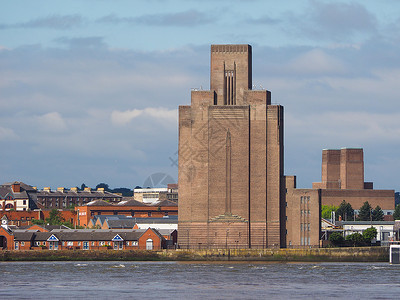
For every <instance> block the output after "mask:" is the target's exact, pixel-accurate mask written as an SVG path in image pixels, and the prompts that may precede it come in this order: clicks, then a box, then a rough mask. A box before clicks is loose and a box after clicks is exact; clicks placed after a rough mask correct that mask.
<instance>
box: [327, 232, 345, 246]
mask: <svg viewBox="0 0 400 300" xmlns="http://www.w3.org/2000/svg"><path fill="white" fill-rule="evenodd" d="M328 240H329V241H330V242H331V243H332V244H333V245H335V246H339V245H341V244H342V243H343V241H344V238H343V235H342V234H341V233H340V232H332V233H331V235H330V236H329V239H328Z"/></svg>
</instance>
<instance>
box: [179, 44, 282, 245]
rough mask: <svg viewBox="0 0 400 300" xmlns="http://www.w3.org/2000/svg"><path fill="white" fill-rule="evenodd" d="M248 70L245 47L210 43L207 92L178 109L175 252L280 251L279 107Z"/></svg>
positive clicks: (249, 53)
mask: <svg viewBox="0 0 400 300" xmlns="http://www.w3.org/2000/svg"><path fill="white" fill-rule="evenodd" d="M251 64H252V49H251V46H250V45H212V46H211V76H210V90H208V91H192V94H191V105H185V106H180V107H179V225H178V226H179V228H178V229H179V230H178V232H179V237H178V243H179V245H180V247H181V248H196V249H198V248H218V247H221V248H225V247H229V248H235V247H236V248H267V247H285V245H286V241H285V236H286V235H285V231H286V226H285V225H286V224H285V198H284V193H283V189H284V176H283V107H282V106H280V105H271V93H270V92H269V91H266V90H254V91H253V90H252V89H251V88H252V69H251Z"/></svg>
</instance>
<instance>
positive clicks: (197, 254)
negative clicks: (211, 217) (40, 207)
mask: <svg viewBox="0 0 400 300" xmlns="http://www.w3.org/2000/svg"><path fill="white" fill-rule="evenodd" d="M0 261H280V262H291V261H293V262H296V261H299V262H389V247H354V248H353V247H352V248H313V249H255V250H252V249H212V250H162V251H146V250H120V251H119V250H58V251H50V250H42V251H34V250H30V251H29V250H28V251H8V250H3V251H0Z"/></svg>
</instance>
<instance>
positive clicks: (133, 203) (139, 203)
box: [117, 199, 148, 206]
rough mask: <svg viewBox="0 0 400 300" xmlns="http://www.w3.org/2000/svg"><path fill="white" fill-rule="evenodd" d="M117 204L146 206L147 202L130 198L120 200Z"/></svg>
mask: <svg viewBox="0 0 400 300" xmlns="http://www.w3.org/2000/svg"><path fill="white" fill-rule="evenodd" d="M117 205H118V206H148V205H147V204H145V203H143V202H140V201H136V200H134V199H130V200H122V201H120V202H119V203H117Z"/></svg>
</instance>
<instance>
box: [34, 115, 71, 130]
mask: <svg viewBox="0 0 400 300" xmlns="http://www.w3.org/2000/svg"><path fill="white" fill-rule="evenodd" d="M35 120H36V121H37V123H38V124H39V126H40V127H41V129H42V130H44V131H48V132H62V131H65V130H66V129H67V124H66V122H65V121H64V119H63V118H62V117H61V115H60V114H59V113H58V112H50V113H47V114H44V115H41V116H36V117H35Z"/></svg>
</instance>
